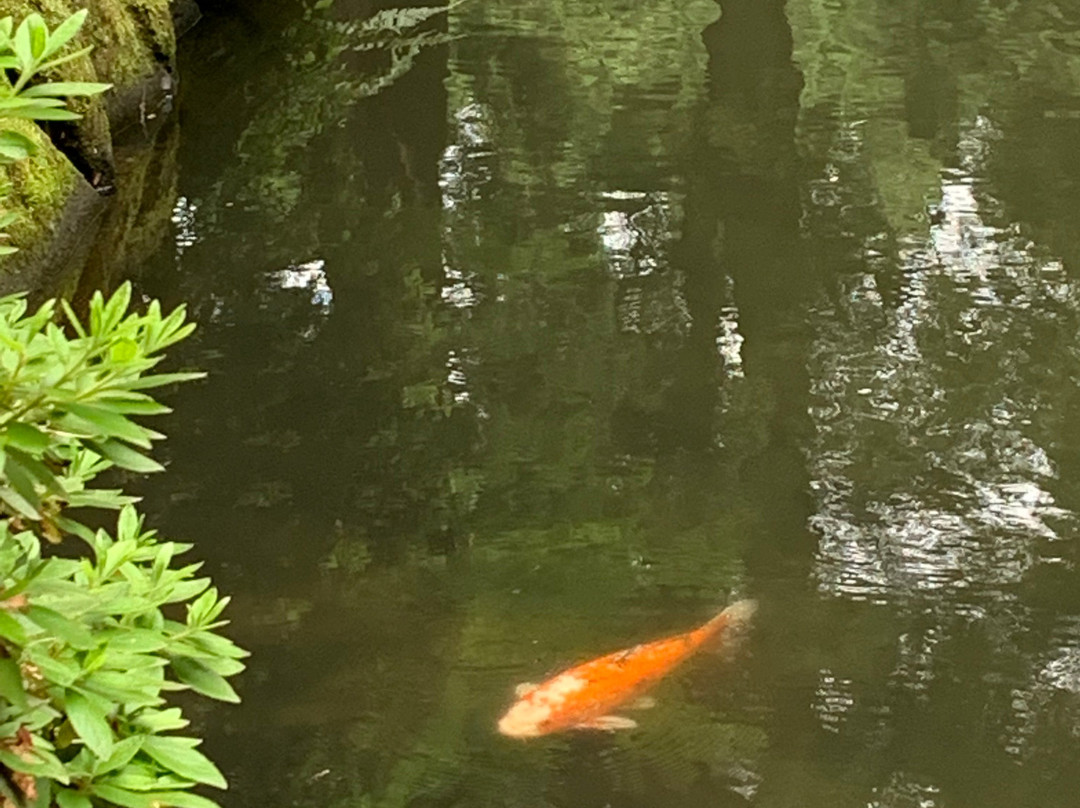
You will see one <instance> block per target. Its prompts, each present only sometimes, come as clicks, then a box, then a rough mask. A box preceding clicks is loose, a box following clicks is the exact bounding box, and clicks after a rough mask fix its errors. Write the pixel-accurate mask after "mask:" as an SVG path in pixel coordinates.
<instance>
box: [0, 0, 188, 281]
mask: <svg viewBox="0 0 1080 808" xmlns="http://www.w3.org/2000/svg"><path fill="white" fill-rule="evenodd" d="M84 6H89V8H90V14H89V15H88V17H87V19H86V22H85V23H84V24H83V28H82V30H81V31H80V32H79V35H78V36H77V38H76V39H75V40H74V41H73V42H72V43H71V44H70V45H69V48H71V49H75V48H79V47H84V46H86V45H92V46H93V50H92V51H91V52H90V53H89V54H88V55H86V56H83V57H80V58H79V59H75V60H72V61H71V62H68V63H66V64H64V65H62V66H61V67H59V68H57V69H56V70H55V71H54V72H53V73H51V74H49V75H47V76H44V77H42V78H43V79H44V80H49V81H100V82H107V83H110V84H112V85H114V87H113V89H112V90H110V91H109V92H107V93H106V94H105V95H103V96H98V97H94V98H76V99H71V101H70V102H69V106H70V107H71V109H73V110H74V111H76V112H78V113H80V114H81V115H82V116H83V118H82V119H81V120H80V121H77V122H72V123H68V122H61V123H50V124H47V125H46V127H45V132H44V133H43V131H42V129H41V128H39V127H38V126H37V125H36V124H33V123H28V122H25V121H12V120H4V121H3V122H0V128H12V129H18V130H19V131H21V132H24V133H25V134H27V135H28V136H30V137H31V138H32V139H33V140H34V141H35V142H37V143H38V144H39V145H40V148H39V149H38V153H37V154H36V155H35V156H34V157H33V158H31V159H30V160H28V161H25V162H23V163H20V164H17V165H14V166H11V167H9V168H8V169H7V170H6V173H7V185H8V186H9V198H8V201H7V203H6V206H7V207H8V208H10V209H13V210H15V211H16V212H17V213H19V214H20V218H19V221H18V222H17V223H15V224H14V225H12V227H11V228H9V232H10V233H11V236H12V239H11V241H12V243H13V244H15V245H16V246H18V247H19V248H20V250H22V252H20V253H18V254H16V255H15V256H13V257H12V258H9V259H7V261H6V262H5V263H4V265H3V266H2V267H0V275H2V274H10V273H12V272H15V274H25V272H19V271H18V270H19V269H20V268H21V269H23V270H25V268H26V267H27V266H28V265H29V264H30V263H33V262H34V261H40V260H44V258H46V257H49V260H55V256H53V250H52V246H50V245H48V244H46V242H51V241H55V240H56V239H57V238H58V234H59V233H61V231H62V232H63V233H70V232H72V231H73V230H74V229H78V228H75V227H74V226H73V224H72V222H71V221H70V217H71V215H72V210H73V201H74V200H77V204H74V208H78V209H90V208H92V207H94V206H93V205H91V204H90V202H89V200H88V199H87V198H86V193H87V190H88V188H89V185H88V184H87V181H88V182H89V183H90V184H92V185H93V186H94V187H96V188H98V189H100V190H107V189H109V188H110V187H111V186H113V184H114V175H115V160H114V154H113V143H114V140H115V138H116V136H117V133H118V132H119V131H121V130H123V129H125V128H129V127H132V126H134V125H137V124H140V123H141V124H143V128H145V126H146V123H147V120H148V119H152V118H153V117H154V113H155V112H157V111H158V110H157V108H156V106H157V104H159V103H160V101H161V99H162V97H163V96H164V95H166V94H167V93H168V91H169V90H170V89H171V76H170V74H171V71H172V66H173V62H174V58H175V54H176V37H175V34H174V31H173V23H172V14H171V11H170V0H97V1H96V2H94V3H93V4H87V3H85V0H0V17H6V16H11V17H13V18H14V20H15V22H16V24H18V22H19V21H21V20H22V19H23V18H24V17H26V16H27V15H28V14H32V13H35V12H36V13H38V14H41V16H42V17H44V18H45V21H46V23H47V24H48V26H49V28H50V29H53V28H55V27H56V26H57V25H59V24H60V23H61V22H62V21H63V20H65V19H67V18H68V17H69V16H70V15H71V14H74V13H75V12H77V11H78V10H80V9H81V8H83V7H84ZM46 133H47V134H46ZM57 146H58V147H59V150H58V149H57V148H56V147H57ZM80 174H81V176H80ZM84 177H85V180H83V178H84ZM121 190H122V189H121ZM68 252H70V250H66V252H65V254H66V253H68ZM42 269H46V268H44V267H43V268H42ZM6 285H9V284H6V283H5V282H4V281H3V279H0V286H6Z"/></svg>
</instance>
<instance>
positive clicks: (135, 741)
mask: <svg viewBox="0 0 1080 808" xmlns="http://www.w3.org/2000/svg"><path fill="white" fill-rule="evenodd" d="M145 737H146V736H144V735H132V736H131V737H129V738H124V740H122V741H118V742H117V743H115V744H114V745H113V751H112V754H111V755H109V757H108V759H106V760H104V761H102V763H101V764H100V765H99V766H96V767H95V768H94V774H95V775H101V774H105V773H106V772H111V771H115V770H117V769H122V768H124V766H126V765H128V763H130V762H131V759H132V758H133V757H135V755H137V754H138V753H139V750H140V749H142V744H143V739H144V738H145Z"/></svg>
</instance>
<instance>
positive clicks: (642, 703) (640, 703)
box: [626, 696, 656, 710]
mask: <svg viewBox="0 0 1080 808" xmlns="http://www.w3.org/2000/svg"><path fill="white" fill-rule="evenodd" d="M655 706H656V699H654V698H653V697H652V696H642V697H641V698H639V699H634V700H633V701H632V702H630V703H629V704H627V705H626V709H627V710H651V709H652V708H653V707H655Z"/></svg>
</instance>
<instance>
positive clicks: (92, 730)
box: [64, 690, 113, 760]
mask: <svg viewBox="0 0 1080 808" xmlns="http://www.w3.org/2000/svg"><path fill="white" fill-rule="evenodd" d="M64 707H65V709H66V710H67V715H68V719H69V720H70V721H71V726H73V727H74V728H75V732H76V733H78V736H79V737H80V738H82V740H83V743H85V744H86V745H87V746H88V747H89V748H90V751H91V752H93V753H94V754H95V755H96V756H97V757H98V758H100V759H102V760H107V759H108V758H109V756H110V755H112V752H113V734H112V730H111V729H110V728H109V722H108V721H106V720H105V716H103V715H102V714H101V713H99V712H98V711H97V710H96V709H94V707H93V706H92V705H91V704H90V702H89V701H87V699H86V697H85V696H83V695H82V694H81V693H79V692H78V691H76V690H69V691H67V694H66V695H65V697H64Z"/></svg>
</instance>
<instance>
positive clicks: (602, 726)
mask: <svg viewBox="0 0 1080 808" xmlns="http://www.w3.org/2000/svg"><path fill="white" fill-rule="evenodd" d="M636 726H637V721H635V720H634V719H632V718H626V717H625V716H621V715H601V716H598V717H597V718H591V719H589V720H588V721H583V722H582V723H580V724H575V725H574V729H598V730H601V731H602V732H615V731H616V730H620V729H633V728H634V727H636Z"/></svg>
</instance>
